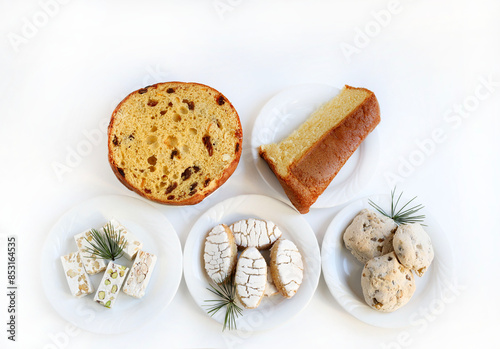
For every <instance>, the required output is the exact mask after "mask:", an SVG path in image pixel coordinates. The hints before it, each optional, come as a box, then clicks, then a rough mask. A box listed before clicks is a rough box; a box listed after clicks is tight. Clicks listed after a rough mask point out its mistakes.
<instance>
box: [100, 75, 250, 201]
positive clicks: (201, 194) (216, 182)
mask: <svg viewBox="0 0 500 349" xmlns="http://www.w3.org/2000/svg"><path fill="white" fill-rule="evenodd" d="M160 85H167V86H169V87H170V86H171V87H173V88H176V87H179V86H197V87H199V88H200V89H202V90H207V91H210V92H211V93H212V94H213V95H214V96H217V99H218V100H220V99H221V98H222V100H223V101H224V103H223V105H222V107H223V108H226V110H227V112H228V114H231V115H232V117H235V120H236V121H237V127H236V129H235V132H234V136H235V137H236V139H237V145H236V147H235V153H234V158H233V160H232V161H231V162H230V163H229V164H228V165H227V166H226V167H225V169H224V171H223V172H222V173H221V174H220V176H219V177H218V178H213V179H212V181H211V182H210V184H209V185H208V186H206V187H205V188H203V190H199V191H197V192H196V193H195V194H194V195H192V196H189V197H186V198H183V199H175V200H169V199H166V198H160V197H158V196H155V195H153V194H152V193H148V192H146V191H145V190H144V188H139V187H137V186H134V185H133V184H132V183H130V182H129V181H128V180H127V179H126V176H125V175H124V173H123V172H124V170H123V169H122V168H121V167H120V166H119V165H118V164H117V163H116V161H115V159H114V150H113V148H114V147H113V139H112V135H113V129H114V127H115V116H116V114H117V113H118V111H119V110H120V108H121V107H122V105H124V104H125V103H127V101H128V100H129V99H130V98H131V97H132V96H133V95H136V94H138V93H141V91H144V90H147V89H156V88H158V87H159V86H160ZM214 98H215V97H214ZM216 102H217V101H216ZM219 105H220V104H219ZM242 145H243V130H242V127H241V122H240V119H239V116H238V113H237V111H236V109H235V108H234V106H233V105H232V104H231V102H230V101H229V100H228V99H227V98H226V97H225V96H224V95H223V94H222V93H220V92H219V91H217V90H216V89H214V88H212V87H210V86H207V85H203V84H199V83H195V82H179V81H171V82H163V83H157V84H154V85H150V86H147V87H145V88H142V89H139V90H136V91H134V92H132V93H130V94H129V95H128V96H127V97H125V98H124V99H123V100H122V101H121V102H120V103H119V104H118V106H117V107H116V108H115V110H114V111H113V114H112V116H111V120H110V123H109V125H108V162H109V164H110V166H111V169H112V171H113V173H114V174H115V176H116V177H117V178H118V180H119V181H120V182H121V183H122V184H123V185H124V186H125V187H126V188H128V189H130V190H132V191H134V192H135V193H137V194H139V195H141V196H143V197H145V198H146V199H149V200H151V201H154V202H158V203H161V204H168V205H194V204H197V203H199V202H201V201H202V200H203V199H205V198H206V197H207V196H208V195H210V194H211V193H213V192H214V191H215V190H217V189H218V188H219V187H220V186H222V185H223V184H224V183H225V182H226V181H227V180H228V179H229V177H230V176H231V175H232V174H233V172H234V171H235V170H236V167H237V166H238V163H239V160H240V157H241V152H242Z"/></svg>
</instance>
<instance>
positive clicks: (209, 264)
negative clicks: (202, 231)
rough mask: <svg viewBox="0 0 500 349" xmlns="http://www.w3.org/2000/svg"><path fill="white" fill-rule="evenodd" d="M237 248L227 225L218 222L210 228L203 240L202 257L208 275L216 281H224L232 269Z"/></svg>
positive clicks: (236, 255) (236, 256)
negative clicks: (203, 249)
mask: <svg viewBox="0 0 500 349" xmlns="http://www.w3.org/2000/svg"><path fill="white" fill-rule="evenodd" d="M237 258H238V248H237V247H236V243H235V242H234V236H233V233H232V232H231V230H230V229H229V227H228V226H227V225H225V224H219V225H216V226H215V227H213V228H212V230H210V232H209V233H208V235H207V238H206V240H205V251H204V254H203V259H204V261H205V270H206V272H207V274H208V276H209V277H210V278H211V279H212V280H213V281H214V282H216V283H218V284H220V283H222V282H224V280H226V279H227V278H228V277H229V276H230V275H231V274H232V273H233V270H234V267H235V265H236V261H237Z"/></svg>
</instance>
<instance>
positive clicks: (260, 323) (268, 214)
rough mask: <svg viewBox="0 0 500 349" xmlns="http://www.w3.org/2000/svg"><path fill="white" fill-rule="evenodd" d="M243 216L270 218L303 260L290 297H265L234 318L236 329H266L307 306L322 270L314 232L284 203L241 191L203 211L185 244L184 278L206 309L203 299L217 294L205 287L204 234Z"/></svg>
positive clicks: (220, 315) (219, 315) (221, 313)
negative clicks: (301, 274) (298, 282)
mask: <svg viewBox="0 0 500 349" xmlns="http://www.w3.org/2000/svg"><path fill="white" fill-rule="evenodd" d="M245 218H260V219H264V220H270V221H273V222H274V223H275V224H277V225H278V227H279V228H280V230H281V231H282V232H283V237H284V238H287V239H290V240H291V241H293V242H294V243H295V244H296V245H297V247H298V249H299V250H300V252H301V254H302V257H303V260H304V280H303V282H302V285H301V286H300V288H299V290H298V291H297V293H296V294H295V296H293V298H291V299H285V298H284V297H282V296H281V295H276V296H272V297H264V299H263V300H262V302H261V303H260V305H259V307H258V308H257V309H251V310H247V309H244V310H243V316H241V317H239V318H238V319H237V321H236V325H237V328H238V329H239V330H240V329H241V330H246V331H260V330H267V329H270V328H272V327H274V326H277V325H280V324H283V323H284V322H285V321H287V320H290V319H291V318H292V317H293V316H295V315H297V314H298V313H299V312H300V311H301V310H302V309H304V308H305V307H306V306H307V304H308V303H309V301H310V300H311V298H312V296H313V294H314V292H315V290H316V287H317V286H318V281H319V275H320V272H321V260H320V254H319V246H318V240H317V239H316V235H314V232H313V231H312V229H311V227H310V226H309V224H308V223H307V221H306V220H305V219H304V218H303V217H302V216H301V215H300V214H299V213H297V212H296V211H295V210H293V209H292V208H291V207H289V206H288V205H286V204H285V203H283V202H280V201H278V200H276V199H272V198H270V197H267V196H262V195H242V196H237V197H234V198H231V199H227V200H225V201H223V202H221V203H219V204H217V205H215V206H214V207H212V208H211V209H209V210H208V211H206V212H205V213H204V214H203V215H202V216H201V217H200V218H199V219H198V220H197V221H196V223H195V224H194V226H193V228H192V229H191V232H190V233H189V236H188V238H187V241H186V245H185V247H184V278H185V280H186V284H187V286H188V288H189V292H190V293H191V295H192V296H193V298H194V300H195V302H196V303H197V304H198V305H199V306H200V308H202V309H203V311H205V312H207V304H208V303H206V302H205V300H209V299H216V298H214V297H215V296H214V295H213V294H212V293H211V292H210V291H209V290H208V289H207V287H209V284H210V282H211V280H210V278H209V277H208V276H207V275H206V272H205V267H204V262H203V250H204V246H205V237H206V235H207V233H208V232H209V231H210V230H211V229H212V228H213V227H214V226H216V225H217V224H221V223H225V224H227V225H229V224H231V223H234V222H236V221H238V220H240V219H245ZM224 314H225V310H224V309H223V310H221V311H219V312H218V313H217V314H216V315H215V316H214V317H213V318H214V319H215V320H216V321H218V322H220V323H223V320H224V319H223V318H224ZM221 329H222V325H221Z"/></svg>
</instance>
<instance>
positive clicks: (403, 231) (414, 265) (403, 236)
mask: <svg viewBox="0 0 500 349" xmlns="http://www.w3.org/2000/svg"><path fill="white" fill-rule="evenodd" d="M393 246H394V252H395V253H396V255H397V256H398V259H399V262H400V263H401V264H403V265H404V266H405V267H407V268H409V269H412V270H414V271H415V273H416V274H417V275H418V276H422V275H424V273H425V271H426V270H427V268H428V267H429V266H430V265H431V263H432V260H433V259H434V249H433V247H432V242H431V238H430V237H429V235H427V233H426V232H425V230H424V229H423V228H422V226H421V225H420V224H418V223H414V224H404V225H401V226H399V227H398V230H396V234H395V235H394V241H393Z"/></svg>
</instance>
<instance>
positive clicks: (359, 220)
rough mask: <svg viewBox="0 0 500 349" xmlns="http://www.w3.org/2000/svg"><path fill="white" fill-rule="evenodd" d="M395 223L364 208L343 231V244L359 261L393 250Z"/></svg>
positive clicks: (364, 261) (363, 261)
mask: <svg viewBox="0 0 500 349" xmlns="http://www.w3.org/2000/svg"><path fill="white" fill-rule="evenodd" d="M397 227H398V226H397V225H396V223H395V222H394V221H393V220H392V219H390V218H388V217H382V216H380V215H378V214H377V213H375V212H372V211H370V210H367V209H364V210H362V211H360V212H359V213H358V214H357V216H356V217H354V219H353V221H352V223H351V224H350V225H349V226H348V227H347V229H346V230H345V233H344V244H345V246H346V247H347V249H348V250H349V251H351V253H352V255H353V256H354V257H356V259H357V260H358V261H360V262H361V263H366V262H368V261H369V260H370V259H372V258H373V257H378V256H382V255H384V254H387V253H389V252H392V251H393V246H392V239H393V238H394V232H395V231H396V229H397Z"/></svg>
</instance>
